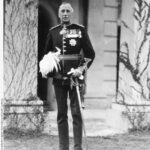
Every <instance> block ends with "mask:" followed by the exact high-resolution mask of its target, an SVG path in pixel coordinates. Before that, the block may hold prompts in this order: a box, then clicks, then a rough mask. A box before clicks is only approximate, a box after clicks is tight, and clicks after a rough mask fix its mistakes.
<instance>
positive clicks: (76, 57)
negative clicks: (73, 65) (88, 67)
mask: <svg viewBox="0 0 150 150" xmlns="http://www.w3.org/2000/svg"><path fill="white" fill-rule="evenodd" d="M59 58H60V60H80V59H81V58H82V56H81V55H79V54H67V55H60V56H59Z"/></svg>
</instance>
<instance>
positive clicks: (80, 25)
mask: <svg viewBox="0 0 150 150" xmlns="http://www.w3.org/2000/svg"><path fill="white" fill-rule="evenodd" d="M74 25H77V26H79V27H82V28H85V26H84V25H82V24H77V23H74Z"/></svg>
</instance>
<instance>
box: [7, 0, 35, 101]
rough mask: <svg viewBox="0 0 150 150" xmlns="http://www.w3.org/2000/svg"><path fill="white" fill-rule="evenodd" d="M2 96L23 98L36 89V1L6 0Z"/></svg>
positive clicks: (33, 93)
mask: <svg viewBox="0 0 150 150" xmlns="http://www.w3.org/2000/svg"><path fill="white" fill-rule="evenodd" d="M4 10H5V12H4V18H5V20H4V97H5V99H16V100H19V99H24V98H26V97H27V96H29V95H36V89H37V27H38V18H37V17H38V9H37V0H34V1H33V0H6V1H5V8H4Z"/></svg>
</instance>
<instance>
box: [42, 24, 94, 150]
mask: <svg viewBox="0 0 150 150" xmlns="http://www.w3.org/2000/svg"><path fill="white" fill-rule="evenodd" d="M57 48H59V49H61V55H60V58H61V61H60V69H59V71H58V72H55V71H54V72H53V73H50V74H49V76H52V77H53V84H54V89H55V95H56V101H57V108H58V114H57V124H58V132H59V149H60V150H69V131H68V116H67V110H68V108H67V97H68V94H69V98H70V108H71V114H72V118H73V133H74V149H75V150H82V147H81V145H82V119H81V114H80V109H79V104H78V100H77V92H76V89H75V87H71V86H70V77H69V76H68V75H67V72H68V71H70V69H71V68H77V67H80V66H82V65H83V64H84V58H89V59H91V61H90V62H89V63H88V64H87V68H89V66H90V65H91V63H92V61H93V59H94V57H95V52H94V50H93V47H92V44H91V42H90V39H89V36H88V34H87V32H86V30H85V28H84V27H83V26H81V25H78V24H69V25H63V24H59V25H57V26H55V27H52V28H51V29H50V30H49V33H48V36H47V41H46V46H45V54H47V53H48V52H49V51H53V52H56V51H57ZM81 51H83V55H81Z"/></svg>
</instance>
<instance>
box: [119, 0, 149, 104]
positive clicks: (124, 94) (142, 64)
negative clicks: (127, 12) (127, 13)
mask: <svg viewBox="0 0 150 150" xmlns="http://www.w3.org/2000/svg"><path fill="white" fill-rule="evenodd" d="M134 3H135V6H134V11H133V16H132V17H133V20H134V29H131V28H130V27H129V26H128V24H127V23H126V22H124V21H122V28H126V30H128V31H129V32H130V33H131V34H132V35H133V37H134V40H133V43H132V42H131V43H129V41H122V42H121V50H120V58H119V62H120V63H119V65H120V74H119V93H118V99H117V102H118V103H127V104H141V103H143V101H145V102H146V101H147V102H148V101H150V2H149V0H134ZM126 34H127V32H126ZM122 36H125V35H122ZM131 44H132V45H133V46H131Z"/></svg>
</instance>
